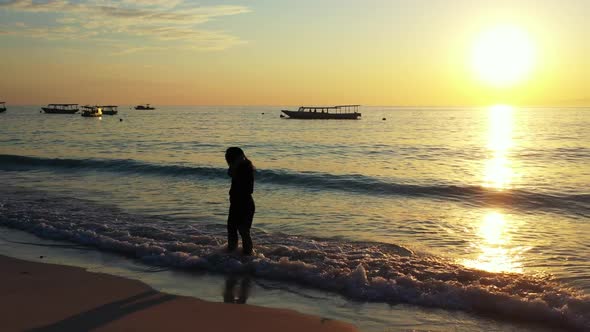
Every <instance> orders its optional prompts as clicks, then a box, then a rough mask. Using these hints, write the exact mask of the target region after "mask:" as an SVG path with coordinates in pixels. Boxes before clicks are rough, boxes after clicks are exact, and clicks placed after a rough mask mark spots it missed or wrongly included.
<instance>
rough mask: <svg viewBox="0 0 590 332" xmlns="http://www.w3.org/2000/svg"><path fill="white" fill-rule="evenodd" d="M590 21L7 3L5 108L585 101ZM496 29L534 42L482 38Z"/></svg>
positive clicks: (432, 6)
mask: <svg viewBox="0 0 590 332" xmlns="http://www.w3.org/2000/svg"><path fill="white" fill-rule="evenodd" d="M588 14H590V1H588V0H562V1H558V0H534V1H533V0H519V1H516V0H513V1H503V0H495V1H484V0H364V1H361V0H313V1H312V0H297V1H292V0H290V1H289V0H241V1H240V0H219V1H193V0H169V1H168V0H121V1H116V0H88V1H84V0H72V1H69V0H0V59H1V61H0V73H1V74H0V75H2V78H3V79H2V80H0V100H4V101H7V102H8V103H9V104H28V105H32V104H47V103H68V102H72V103H80V104H120V105H130V104H140V103H151V104H159V105H302V104H305V105H311V104H317V105H331V104H347V103H352V104H362V105H394V106H479V105H490V104H499V103H500V104H511V105H531V106H587V105H590V20H588V19H587V16H588ZM498 27H510V29H512V30H511V31H517V33H516V34H515V35H518V36H524V37H522V38H520V39H518V38H512V36H511V35H510V34H509V33H508V34H507V33H499V34H497V35H498V36H497V38H496V39H497V40H496V41H494V39H493V38H492V39H491V40H492V41H490V38H487V37H485V36H489V35H490V34H492V35H493V32H494V31H504V30H507V29H504V30H502V28H500V29H498ZM494 29H495V30H494ZM508 30H509V29H508ZM490 31H492V32H491V33H490ZM498 40H499V41H498ZM507 40H512V44H510V43H506V41H507ZM522 44H526V45H528V46H527V47H528V48H527V49H526V51H525V50H522V49H523V47H521V46H522ZM478 45H479V46H478ZM482 45H483V46H482ZM486 73H487V74H486ZM494 73H495V74H496V76H497V77H496V78H495V79H496V80H495V81H494V79H492V78H490V75H492V76H493V75H494ZM486 75H487V76H486ZM498 76H499V78H500V81H502V82H503V83H502V84H500V83H498ZM507 77H511V78H512V77H516V78H517V79H515V80H514V82H513V81H510V83H509V84H508V83H505V82H504V81H508V79H507ZM502 79H503V80H502Z"/></svg>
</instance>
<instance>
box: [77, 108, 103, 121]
mask: <svg viewBox="0 0 590 332" xmlns="http://www.w3.org/2000/svg"><path fill="white" fill-rule="evenodd" d="M82 116H83V117H87V118H100V117H101V116H102V108H100V106H89V105H86V106H82Z"/></svg>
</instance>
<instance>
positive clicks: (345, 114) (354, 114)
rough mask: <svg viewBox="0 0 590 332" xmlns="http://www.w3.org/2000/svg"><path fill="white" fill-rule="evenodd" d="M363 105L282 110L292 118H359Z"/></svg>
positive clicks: (302, 107)
mask: <svg viewBox="0 0 590 332" xmlns="http://www.w3.org/2000/svg"><path fill="white" fill-rule="evenodd" d="M360 106H361V105H337V106H301V107H299V109H298V110H297V111H289V110H282V111H281V112H283V113H285V114H286V115H288V116H289V118H290V119H306V120H311V119H333V120H357V119H358V118H360V117H361V113H360V112H359V107H360Z"/></svg>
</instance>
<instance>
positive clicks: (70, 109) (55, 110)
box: [41, 104, 78, 114]
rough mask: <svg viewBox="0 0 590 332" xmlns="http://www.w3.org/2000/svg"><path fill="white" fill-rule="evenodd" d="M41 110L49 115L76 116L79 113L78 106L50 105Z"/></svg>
mask: <svg viewBox="0 0 590 332" xmlns="http://www.w3.org/2000/svg"><path fill="white" fill-rule="evenodd" d="M41 109H42V110H43V112H45V113H48V114H74V113H76V112H78V104H49V105H47V107H41Z"/></svg>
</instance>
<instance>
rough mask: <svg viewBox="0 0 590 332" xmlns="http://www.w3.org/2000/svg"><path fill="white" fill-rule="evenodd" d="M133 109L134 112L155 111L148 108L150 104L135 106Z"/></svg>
mask: <svg viewBox="0 0 590 332" xmlns="http://www.w3.org/2000/svg"><path fill="white" fill-rule="evenodd" d="M135 109H136V110H155V109H156V108H155V107H152V106H150V104H145V106H144V105H137V106H135Z"/></svg>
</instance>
